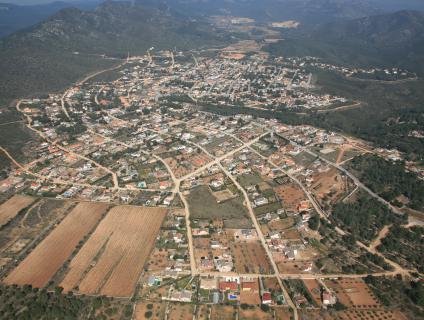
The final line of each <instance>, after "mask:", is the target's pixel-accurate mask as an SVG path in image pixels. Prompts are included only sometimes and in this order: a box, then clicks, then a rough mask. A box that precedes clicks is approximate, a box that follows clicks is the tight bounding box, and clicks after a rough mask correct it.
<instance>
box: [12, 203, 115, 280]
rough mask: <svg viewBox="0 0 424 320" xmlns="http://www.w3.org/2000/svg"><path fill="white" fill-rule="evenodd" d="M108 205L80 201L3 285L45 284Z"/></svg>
mask: <svg viewBox="0 0 424 320" xmlns="http://www.w3.org/2000/svg"><path fill="white" fill-rule="evenodd" d="M108 207H109V205H108V204H103V203H89V202H82V203H79V204H78V205H77V206H76V207H75V208H74V209H73V210H72V211H71V212H70V213H69V214H68V215H67V216H66V218H65V219H64V220H63V221H62V222H61V223H60V224H59V225H58V226H57V227H56V228H55V229H54V230H53V231H52V232H51V233H50V234H49V235H48V236H47V237H46V238H45V239H44V240H43V241H42V242H41V243H40V244H39V245H38V246H37V247H36V248H35V249H34V250H33V251H32V252H31V253H30V254H29V255H28V256H27V257H26V259H24V260H23V261H22V262H21V263H20V264H19V265H18V266H17V267H16V268H15V269H14V270H13V271H12V272H11V273H10V274H9V275H8V276H7V278H6V279H5V281H4V282H5V283H6V284H18V285H24V284H30V285H32V286H34V287H44V286H45V285H46V284H47V283H48V281H49V280H50V279H51V278H52V277H53V276H54V275H55V273H56V272H57V271H58V270H59V269H60V267H61V266H62V265H63V263H65V261H66V260H67V259H68V258H69V256H70V255H71V254H72V252H73V251H74V250H75V248H76V247H77V245H78V243H79V242H80V241H81V240H82V239H83V238H84V237H85V236H86V235H87V234H88V233H90V231H91V230H92V228H94V226H95V225H96V223H97V222H98V221H99V220H100V218H101V217H102V215H103V213H104V212H105V211H106V210H107V208H108Z"/></svg>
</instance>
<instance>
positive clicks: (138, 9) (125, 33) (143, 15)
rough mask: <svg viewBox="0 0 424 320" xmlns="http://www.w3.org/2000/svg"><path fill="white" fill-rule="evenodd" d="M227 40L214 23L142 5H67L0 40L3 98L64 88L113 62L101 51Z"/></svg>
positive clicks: (186, 46) (114, 53) (142, 50)
mask: <svg viewBox="0 0 424 320" xmlns="http://www.w3.org/2000/svg"><path fill="white" fill-rule="evenodd" d="M228 39H229V38H227V36H226V35H224V34H222V32H220V31H218V30H215V29H214V28H213V27H212V26H211V25H209V24H206V23H203V22H199V21H195V20H189V19H187V18H185V17H180V16H178V15H174V14H171V13H169V12H166V13H165V12H162V11H160V10H158V9H153V8H145V7H144V6H141V5H139V4H136V5H131V3H127V2H112V1H108V2H105V3H103V4H101V5H100V6H98V7H97V8H96V9H95V10H93V11H83V10H80V9H76V8H69V9H64V10H61V11H60V12H58V13H57V14H55V15H53V16H52V17H51V18H49V19H48V20H46V21H44V22H42V23H39V24H37V25H36V26H34V27H32V28H30V29H27V30H24V31H21V32H17V33H15V34H12V35H10V36H8V37H6V38H4V39H3V40H0V70H2V72H1V73H0V98H2V99H3V103H5V102H7V101H10V100H11V99H15V98H17V97H21V96H26V95H29V94H35V93H43V92H49V91H54V90H60V89H62V88H63V87H65V86H67V85H69V84H70V83H71V82H73V81H76V80H77V79H78V78H79V77H81V76H82V75H83V74H85V73H88V72H91V71H93V70H96V69H99V68H103V67H105V66H108V65H110V64H112V63H113V62H112V61H110V60H107V59H102V58H100V57H98V56H96V55H101V54H106V55H108V56H117V57H122V56H125V57H126V56H127V52H128V51H130V52H131V54H143V53H145V52H146V50H147V49H149V48H150V47H155V49H156V50H160V49H174V48H175V47H176V48H177V49H178V50H185V49H192V48H198V47H201V46H204V45H207V46H211V45H218V44H223V43H226V42H227V41H228ZM74 52H79V53H80V54H78V55H76V54H74ZM115 63H116V61H115Z"/></svg>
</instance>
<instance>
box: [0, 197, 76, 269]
mask: <svg viewBox="0 0 424 320" xmlns="http://www.w3.org/2000/svg"><path fill="white" fill-rule="evenodd" d="M74 204H75V203H74V202H72V201H61V200H52V199H42V200H40V201H38V202H36V203H34V204H32V205H30V207H29V208H28V209H26V210H25V213H22V214H21V215H20V216H19V217H18V218H15V219H13V221H11V222H10V223H8V224H7V225H5V226H3V227H2V228H1V230H0V249H1V253H0V266H5V265H8V264H9V262H13V263H14V262H15V261H19V260H21V259H24V258H25V254H27V253H29V251H30V249H31V247H35V246H36V244H37V243H38V242H39V239H43V238H44V236H45V235H47V234H48V232H49V229H50V228H53V227H54V225H56V224H57V223H59V222H60V221H61V220H62V219H63V217H64V216H65V215H66V213H67V212H68V211H69V210H70V208H71V207H73V206H74ZM10 267H11V268H12V267H14V266H13V265H12V264H11V263H10ZM4 271H5V273H7V272H6V270H4Z"/></svg>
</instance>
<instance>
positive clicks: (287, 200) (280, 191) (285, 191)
mask: <svg viewBox="0 0 424 320" xmlns="http://www.w3.org/2000/svg"><path fill="white" fill-rule="evenodd" d="M274 191H275V193H276V194H277V195H278V196H279V197H280V199H282V200H283V207H284V208H285V209H287V210H297V206H298V205H299V203H300V201H302V200H305V195H304V194H303V191H302V189H300V188H299V187H297V186H295V185H292V184H288V185H281V186H278V187H277V188H275V189H274Z"/></svg>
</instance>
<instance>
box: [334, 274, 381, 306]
mask: <svg viewBox="0 0 424 320" xmlns="http://www.w3.org/2000/svg"><path fill="white" fill-rule="evenodd" d="M327 285H328V287H329V288H332V289H334V291H335V292H336V294H337V299H338V300H339V301H340V302H341V303H342V304H344V305H345V306H347V307H353V308H358V309H370V308H379V307H381V305H380V303H379V302H378V300H377V298H376V297H375V296H374V294H373V293H372V291H371V290H370V289H369V287H368V286H367V284H366V283H365V282H363V281H362V280H354V279H352V280H350V279H347V280H339V281H337V282H335V281H328V283H327Z"/></svg>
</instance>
